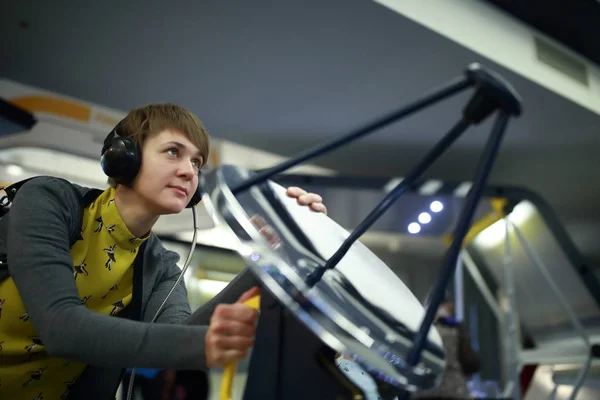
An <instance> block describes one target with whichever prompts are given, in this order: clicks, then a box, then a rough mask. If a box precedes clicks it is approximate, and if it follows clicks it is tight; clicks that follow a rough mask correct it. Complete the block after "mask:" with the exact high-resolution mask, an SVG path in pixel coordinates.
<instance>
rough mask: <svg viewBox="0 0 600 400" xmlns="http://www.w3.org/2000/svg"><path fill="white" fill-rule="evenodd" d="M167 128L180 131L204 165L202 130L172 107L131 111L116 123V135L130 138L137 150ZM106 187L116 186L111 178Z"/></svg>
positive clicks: (204, 134)
mask: <svg viewBox="0 0 600 400" xmlns="http://www.w3.org/2000/svg"><path fill="white" fill-rule="evenodd" d="M168 128H173V129H177V130H179V131H181V132H182V133H183V134H184V135H185V137H186V138H187V139H188V140H189V141H190V142H192V143H193V144H194V146H196V147H197V148H198V150H199V151H200V155H201V156H202V160H203V163H206V162H207V160H208V153H209V149H210V139H209V137H208V132H207V130H206V128H204V125H202V122H200V119H199V118H198V117H197V116H196V115H195V114H194V113H192V112H191V111H189V110H188V109H186V108H183V107H181V106H178V105H176V104H171V103H153V104H148V105H145V106H142V107H138V108H134V109H133V110H131V111H129V113H128V114H127V116H126V117H125V118H123V120H122V121H121V122H120V123H119V134H120V135H122V136H129V137H131V138H132V139H133V141H134V142H135V143H136V144H137V145H138V146H139V147H140V148H141V147H142V146H143V144H144V142H145V141H146V139H147V138H148V137H149V136H151V135H152V134H155V133H158V132H161V131H163V130H165V129H168ZM108 184H109V185H110V186H112V187H115V186H116V182H115V181H114V180H113V179H111V178H109V179H108Z"/></svg>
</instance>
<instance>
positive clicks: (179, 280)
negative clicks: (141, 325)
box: [127, 205, 199, 400]
mask: <svg viewBox="0 0 600 400" xmlns="http://www.w3.org/2000/svg"><path fill="white" fill-rule="evenodd" d="M192 216H193V219H194V236H193V237H192V246H191V248H190V251H189V253H188V256H187V259H186V260H185V263H184V264H183V268H182V269H181V273H180V274H179V277H178V278H177V281H176V282H175V284H174V285H173V287H172V288H171V290H170V291H169V293H168V294H167V296H166V297H165V299H164V300H163V302H162V304H161V305H160V307H158V310H157V311H156V314H154V317H152V320H151V321H150V323H153V322H155V321H156V319H157V318H158V315H159V314H160V312H161V311H162V309H163V307H164V306H165V304H167V300H168V299H169V297H170V296H171V294H172V293H173V291H174V290H175V288H176V287H177V285H179V282H181V280H182V279H183V275H184V274H185V271H187V269H188V267H189V266H190V262H191V261H192V256H193V254H194V250H195V249H196V237H197V236H198V230H199V228H198V214H197V211H196V206H195V205H194V206H192ZM135 370H136V368H132V369H131V378H129V387H128V388H127V400H131V395H132V394H133V381H134V379H135Z"/></svg>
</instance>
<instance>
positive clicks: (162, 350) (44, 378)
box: [0, 104, 326, 400]
mask: <svg viewBox="0 0 600 400" xmlns="http://www.w3.org/2000/svg"><path fill="white" fill-rule="evenodd" d="M208 149H209V138H208V134H207V132H206V130H205V129H204V127H203V126H202V124H201V123H200V121H199V120H198V118H197V117H196V116H195V115H194V114H192V113H191V112H189V111H188V110H186V109H184V108H182V107H179V106H176V105H172V104H152V105H149V106H146V107H141V108H138V109H134V110H132V111H131V112H130V113H129V114H128V115H127V116H126V117H125V118H124V119H123V121H121V122H120V123H119V124H118V125H117V127H116V128H115V130H114V131H113V132H111V134H110V135H109V136H108V137H107V140H106V141H105V146H104V148H103V151H102V154H103V168H104V171H105V172H106V173H107V175H109V183H110V187H109V188H108V189H106V190H104V191H102V192H101V191H91V190H90V189H88V188H83V187H80V186H77V185H74V184H71V183H69V182H67V181H64V180H62V179H58V178H52V177H38V178H36V179H32V180H30V181H28V182H26V183H25V184H24V185H23V186H21V188H20V189H19V191H18V192H17V194H16V196H15V198H14V201H13V204H12V206H11V209H10V212H8V214H6V215H5V216H4V217H3V218H2V219H0V255H6V257H5V258H3V261H4V263H3V264H2V265H1V266H0V267H5V266H6V264H7V265H8V268H4V270H3V273H0V281H1V283H0V304H1V309H0V398H3V399H4V398H7V399H8V398H10V399H28V400H29V399H42V398H43V399H44V400H53V399H109V398H110V399H113V398H114V396H115V392H116V389H117V387H118V384H119V381H120V377H121V375H122V373H123V370H124V369H125V368H129V367H140V368H160V369H166V368H171V369H182V370H205V369H207V368H213V367H223V366H224V365H225V364H226V363H227V362H229V361H234V360H240V359H242V358H243V357H245V356H246V354H247V352H248V350H249V348H250V346H251V345H252V338H253V335H254V333H255V328H254V325H255V323H256V320H257V313H256V311H254V310H252V309H250V308H249V307H246V306H244V305H243V304H241V303H243V301H245V300H246V299H248V298H250V297H252V296H254V295H256V294H257V293H258V288H256V287H254V285H255V282H254V280H253V278H252V276H251V274H250V273H249V272H248V271H247V270H244V271H243V272H242V273H240V274H239V275H238V276H237V277H236V278H235V279H234V281H233V282H232V283H231V284H230V285H229V286H228V288H226V289H225V290H223V291H222V292H221V293H220V294H219V295H218V296H217V297H216V298H214V299H213V300H212V301H211V302H209V303H208V304H207V305H206V306H204V307H202V308H201V309H199V310H197V311H196V312H194V313H193V314H192V313H191V312H190V307H189V303H188V300H187V293H186V290H185V286H184V284H183V282H181V283H180V284H179V285H178V287H177V288H176V289H175V290H174V291H173V293H172V295H171V296H170V297H169V299H168V301H167V302H166V304H165V305H164V307H163V308H162V311H161V313H160V314H159V315H158V317H157V318H156V322H155V323H152V324H151V323H150V321H151V320H152V318H153V317H154V315H155V314H156V312H157V310H158V309H159V307H160V305H161V303H162V302H163V301H164V299H165V297H166V295H167V293H168V292H169V291H170V290H171V288H172V286H173V285H174V283H175V281H176V280H177V278H178V276H179V274H180V272H181V270H180V268H179V267H178V266H177V265H176V263H177V261H178V260H179V257H178V255H177V254H175V253H174V252H171V251H168V250H166V249H165V248H164V247H163V245H162V244H161V242H160V240H159V239H158V238H157V236H156V235H155V234H154V233H152V228H153V226H154V224H155V223H156V222H157V220H158V219H159V217H160V216H162V215H168V214H176V213H179V212H181V211H182V210H183V209H184V208H185V207H186V206H188V205H189V204H190V202H192V201H197V199H196V198H195V197H194V194H195V192H196V189H197V187H198V176H199V173H200V169H201V168H202V166H203V165H204V163H205V161H206V159H207V157H208ZM123 150H125V151H123ZM119 152H120V153H119ZM115 154H124V156H123V157H121V158H120V159H115ZM116 161H118V162H116ZM288 195H289V196H291V197H295V198H297V199H298V203H299V204H302V205H308V206H310V207H311V208H312V209H313V210H315V211H318V212H326V208H325V206H324V205H323V204H322V203H321V198H320V196H318V195H315V194H310V193H306V192H304V191H302V190H301V189H299V188H290V189H288ZM193 199H194V200H193ZM73 238H74V239H73ZM2 278H3V279H2ZM236 300H237V302H236Z"/></svg>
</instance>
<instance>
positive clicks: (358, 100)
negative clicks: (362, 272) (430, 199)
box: [0, 0, 600, 261]
mask: <svg viewBox="0 0 600 400" xmlns="http://www.w3.org/2000/svg"><path fill="white" fill-rule="evenodd" d="M0 54H2V59H3V62H2V63H0V76H2V77H7V78H9V79H13V80H16V81H18V82H21V83H25V84H29V85H34V86H37V87H41V88H43V89H48V90H51V91H55V92H59V93H63V94H66V95H69V96H73V97H75V98H78V99H82V100H85V101H90V102H93V103H96V104H99V105H103V106H107V107H112V108H115V109H119V110H128V109H130V108H132V107H134V106H137V105H140V104H144V103H148V102H153V101H172V102H176V103H179V104H181V105H183V106H186V107H188V108H189V109H191V110H192V111H194V112H195V113H197V114H198V115H199V116H200V118H201V119H202V120H203V122H204V123H205V125H206V126H207V127H208V129H209V131H210V132H211V133H212V135H213V136H215V137H219V138H223V139H227V140H231V141H235V142H238V143H241V144H246V145H250V146H254V147H260V148H262V149H264V150H267V151H271V152H275V153H279V154H282V155H286V156H289V155H293V154H294V153H296V152H298V151H300V150H303V149H306V148H308V147H311V146H313V145H315V144H317V143H321V142H323V141H324V140H327V139H330V138H332V137H333V136H334V135H336V134H339V133H344V132H347V131H349V130H351V129H354V128H356V127H358V126H360V125H361V124H364V123H366V122H368V121H370V120H372V119H374V118H376V117H378V116H381V115H382V114H384V113H387V112H389V111H392V110H394V109H396V108H398V107H400V106H401V105H403V104H406V103H408V102H410V101H412V100H414V99H416V98H417V97H419V96H420V95H422V94H424V93H425V92H427V91H429V90H430V89H431V88H434V87H437V86H438V85H440V84H443V83H444V82H447V81H448V80H450V79H452V78H454V77H455V76H458V75H460V74H461V73H462V71H463V70H464V68H465V67H466V66H467V65H468V64H470V63H472V62H475V61H477V62H481V63H482V64H484V65H486V66H488V67H490V68H493V69H494V70H496V71H497V72H499V73H501V74H502V75H503V76H504V77H505V78H507V79H508V80H509V81H510V82H511V83H512V84H513V85H514V86H515V88H516V89H517V90H518V91H519V93H520V94H521V95H522V97H523V100H524V109H525V112H524V114H523V116H522V117H521V118H519V119H518V120H516V121H512V122H511V123H510V124H509V129H508V131H507V134H506V139H505V141H504V143H503V147H502V150H501V153H500V155H499V158H498V161H497V164H496V166H495V168H494V170H493V173H492V176H491V182H492V183H493V184H496V185H504V184H510V185H522V186H525V187H528V188H530V189H532V190H534V191H537V192H538V193H540V194H541V195H542V196H543V197H544V198H545V199H546V200H547V201H548V202H549V203H550V204H551V205H552V206H553V207H554V208H555V210H556V211H557V212H558V215H559V217H560V219H561V220H562V221H563V222H564V223H565V225H566V226H567V228H568V229H569V231H570V232H571V234H572V235H573V236H574V237H575V239H576V241H577V243H578V244H579V245H580V247H581V248H582V250H583V251H584V252H585V253H586V255H588V256H589V257H592V258H593V259H595V260H599V261H600V249H599V248H598V246H597V244H596V240H590V238H594V237H595V238H597V237H599V236H600V213H598V211H597V207H598V204H600V179H599V178H598V173H599V171H600V157H598V151H599V150H600V116H598V115H597V114H594V113H592V112H590V111H588V110H586V109H584V108H582V107H580V106H577V105H575V104H573V103H572V102H570V101H568V100H565V99H564V98H562V97H560V96H558V95H556V94H554V93H552V92H550V91H548V90H546V89H544V88H542V87H540V86H538V85H536V84H535V83H532V82H530V81H528V80H526V79H524V78H522V77H520V76H518V75H516V74H514V73H513V72H511V71H509V70H507V69H505V68H503V67H500V66H498V65H495V64H494V63H493V62H491V61H489V60H487V59H485V58H483V57H481V56H480V55H478V54H475V53H473V52H472V51H470V50H468V49H465V48H463V47H461V46H459V45H458V44H456V43H454V42H453V41H451V40H449V39H447V38H444V37H442V36H440V35H438V34H436V33H434V32H432V31H430V30H428V29H426V28H424V27H422V26H421V25H418V24H416V23H414V22H412V21H410V20H408V19H406V18H404V17H402V16H400V15H398V14H396V13H394V12H392V11H390V10H389V9H387V8H385V7H382V6H380V5H378V4H376V3H374V2H370V1H366V0H327V1H322V0H318V1H317V0H305V1H303V2H285V1H280V2H267V1H264V0H263V1H260V0H259V1H253V2H239V3H238V4H236V6H235V7H232V5H231V2H222V1H203V2H197V1H195V2H194V1H187V2H179V3H178V5H177V6H173V5H167V4H166V3H165V2H159V1H156V0H152V1H144V2H142V1H140V0H135V1H129V2H121V3H116V2H112V3H110V4H108V3H106V2H90V3H88V4H87V6H86V8H83V7H81V8H74V7H73V3H72V2H67V1H54V2H33V1H31V0H29V1H19V2H9V4H8V5H5V6H4V11H3V13H2V15H0ZM7 61H8V62H7ZM467 99H468V94H466V93H465V94H462V95H459V96H457V97H456V98H454V99H451V100H449V101H446V102H444V103H442V104H439V105H437V106H435V107H432V108H431V109H428V110H425V111H423V112H422V113H420V114H418V115H415V116H412V117H410V118H408V119H406V120H404V121H403V122H402V123H399V124H395V125H393V126H390V127H388V128H386V129H384V130H382V131H380V132H378V133H377V134H375V135H371V136H369V137H367V138H364V139H362V140H360V141H358V142H356V143H353V144H351V145H349V146H347V147H345V148H343V149H341V150H339V151H337V152H335V153H331V154H327V155H326V156H324V157H322V158H319V159H317V160H314V163H315V164H318V165H322V166H325V167H329V168H333V169H336V170H338V171H339V172H340V173H341V174H343V175H353V176H365V177H374V176H378V177H388V176H403V175H405V174H406V173H407V171H408V170H409V168H410V167H411V166H413V165H414V164H415V162H416V161H417V160H418V158H419V157H420V155H421V154H423V153H424V152H426V151H427V150H428V149H430V148H431V147H432V145H433V144H434V143H435V141H436V140H437V139H438V138H440V137H441V135H442V134H443V132H444V131H446V130H447V129H449V128H450V127H451V126H452V125H453V124H454V122H455V121H456V120H457V119H458V118H459V116H460V112H461V109H462V107H463V105H464V104H465V102H466V100H467ZM490 126H491V124H490V122H486V123H484V124H483V125H482V126H480V127H476V128H474V129H472V130H470V131H468V132H467V134H465V136H464V137H463V138H462V139H461V140H460V141H459V142H458V143H457V144H456V146H455V147H454V148H453V149H452V150H451V151H450V152H449V153H448V154H447V155H445V156H444V157H443V158H442V159H440V160H439V162H438V163H437V164H436V165H435V166H434V167H433V168H432V169H431V171H430V172H429V173H428V174H427V177H432V178H437V179H442V180H449V181H463V180H470V179H471V176H472V173H473V168H474V166H475V164H476V162H477V160H478V157H479V155H480V151H481V148H482V146H483V143H484V141H485V138H486V136H487V132H488V131H489V128H490ZM102 139H103V137H98V141H101V140H102ZM331 207H335V205H330V208H331Z"/></svg>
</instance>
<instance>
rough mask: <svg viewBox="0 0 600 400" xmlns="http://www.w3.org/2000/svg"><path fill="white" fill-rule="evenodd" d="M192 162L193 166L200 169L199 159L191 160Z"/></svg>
mask: <svg viewBox="0 0 600 400" xmlns="http://www.w3.org/2000/svg"><path fill="white" fill-rule="evenodd" d="M192 164H194V168H196V169H200V166H201V165H200V160H192Z"/></svg>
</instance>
